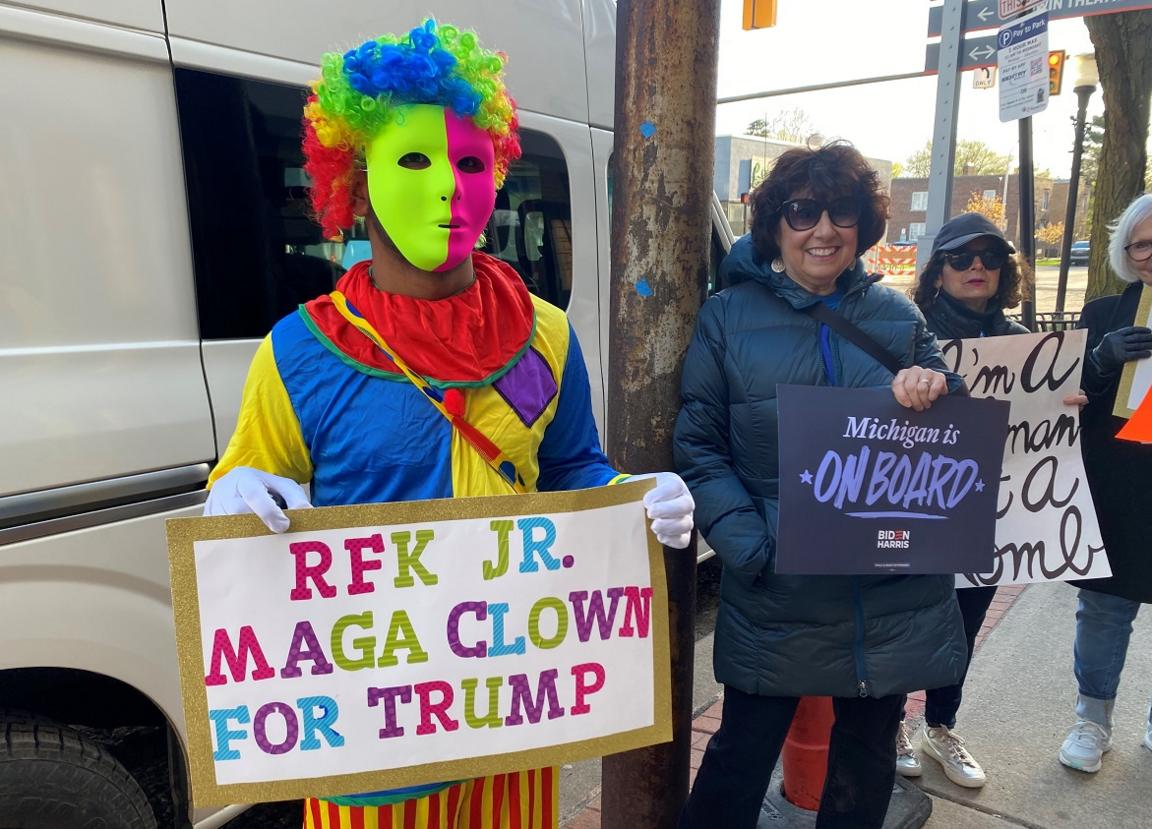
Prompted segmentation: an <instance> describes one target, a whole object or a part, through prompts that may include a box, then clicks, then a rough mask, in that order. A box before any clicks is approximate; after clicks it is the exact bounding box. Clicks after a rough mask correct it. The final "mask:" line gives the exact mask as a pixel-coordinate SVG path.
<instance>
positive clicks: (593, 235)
mask: <svg viewBox="0 0 1152 829" xmlns="http://www.w3.org/2000/svg"><path fill="white" fill-rule="evenodd" d="M435 5H436V6H437V7H438V8H437V13H438V14H439V15H440V16H441V17H442V19H444V20H446V21H451V22H453V23H456V24H458V25H461V26H466V27H470V28H474V29H475V30H476V31H477V32H478V33H479V34H480V36H481V38H482V40H483V41H484V42H485V43H486V44H488V45H489V46H492V47H496V48H500V49H502V50H505V51H507V52H508V53H509V55H510V56H511V60H510V63H509V66H508V86H509V88H510V90H511V91H512V93H513V94H514V95H515V97H516V98H517V100H518V102H519V105H520V108H521V112H520V117H521V124H522V142H523V148H524V157H523V159H521V161H520V162H519V163H517V164H516V165H514V166H513V168H512V170H511V171H510V173H509V176H508V180H507V183H506V184H505V186H504V189H503V191H502V192H501V195H500V197H499V201H498V205H497V210H496V212H495V215H494V217H493V222H492V226H491V227H490V228H489V233H488V245H489V249H490V250H491V251H492V252H494V253H495V254H496V255H498V256H500V257H501V258H503V259H505V260H507V261H508V262H509V263H511V264H512V266H513V267H515V268H516V269H517V270H518V271H519V272H520V274H521V275H522V276H523V278H524V279H525V281H526V282H527V283H528V285H529V286H530V288H531V289H532V290H533V291H535V292H536V293H538V294H540V295H542V296H544V297H546V298H547V299H549V300H551V301H552V302H554V303H556V304H557V305H560V306H561V307H565V308H567V310H568V313H569V315H570V317H571V319H572V322H573V324H574V326H575V328H576V330H577V331H578V333H579V335H580V338H581V341H582V343H583V346H584V354H585V358H586V360H587V362H588V369H589V375H590V377H591V378H592V379H593V390H592V391H593V404H594V406H595V410H596V414H597V418H598V420H599V421H600V424H601V427H602V426H603V421H604V414H605V403H604V382H603V381H604V373H605V371H606V369H607V365H608V360H607V348H608V324H609V320H608V297H609V292H608V276H609V257H608V254H609V248H608V216H609V209H608V193H609V186H608V160H609V156H610V154H611V151H612V133H611V127H612V113H613V109H612V107H613V102H612V91H613V79H612V71H613V70H612V67H613V66H614V61H615V54H614V50H615V14H616V4H615V2H613V0H547V2H545V0H440V2H438V3H436V4H435ZM425 13H426V4H423V3H416V2H391V3H384V4H380V3H377V4H364V3H358V2H354V0H329V2H326V3H323V4H321V3H316V2H314V0H243V2H233V1H231V0H99V2H97V0H0V70H2V71H3V75H4V78H5V82H4V84H3V85H2V86H0V113H2V116H0V734H3V735H4V739H0V810H2V813H0V825H3V826H4V827H25V826H31V825H35V826H53V827H55V826H59V827H72V826H81V825H89V824H88V823H86V822H85V820H82V818H92V817H93V816H98V815H101V814H110V815H112V817H111V818H110V819H109V820H108V821H107V823H106V824H101V823H94V824H92V825H109V826H117V827H125V829H138V828H139V827H153V826H158V825H178V826H185V825H187V824H188V823H191V824H193V825H194V826H195V827H197V829H208V828H209V827H215V826H219V825H222V824H223V823H224V822H226V821H227V820H228V819H229V818H230V817H233V816H235V815H236V814H238V813H239V812H240V811H242V809H243V807H242V806H234V807H230V808H228V809H223V810H217V811H212V812H209V811H204V810H197V811H196V812H194V813H191V814H190V813H189V811H188V804H187V788H186V775H185V770H184V742H185V741H184V720H183V714H182V709H181V705H180V692H179V684H178V681H177V664H176V651H175V648H174V640H173V628H172V611H171V601H170V595H169V589H168V563H167V552H166V544H165V536H164V520H165V519H166V518H171V517H176V516H185V515H196V514H199V512H200V510H201V505H202V502H203V500H204V492H203V487H204V483H205V481H206V479H207V475H208V471H209V469H210V468H211V466H212V465H213V463H214V462H215V460H216V458H218V457H219V455H220V453H221V452H222V451H223V449H224V447H225V446H226V445H227V442H228V438H229V436H230V435H231V433H232V430H233V428H234V424H235V419H236V413H237V408H238V405H239V400H240V391H241V386H242V383H243V379H244V376H245V373H246V371H247V366H248V362H249V360H250V358H251V356H252V353H253V352H254V350H255V348H256V344H257V342H258V341H259V338H261V337H262V336H263V335H264V334H266V333H267V332H268V330H269V329H270V327H271V326H272V324H273V322H275V321H276V320H277V319H278V318H280V317H281V316H283V315H284V314H286V313H287V312H289V311H290V310H292V309H293V308H295V306H296V305H297V304H298V303H300V302H303V301H305V300H307V299H310V298H312V297H313V296H315V295H318V294H320V293H323V292H326V291H328V290H330V289H331V287H332V285H333V283H334V281H335V279H336V278H337V277H338V276H339V275H340V273H342V272H343V270H344V268H345V267H347V266H348V265H349V264H351V262H352V261H355V260H356V259H357V258H363V257H364V255H365V254H364V249H365V247H366V246H365V245H364V244H363V242H362V241H361V240H350V241H349V242H348V243H346V244H344V245H339V244H332V243H326V242H324V241H323V240H322V239H321V238H320V234H319V232H318V229H317V227H316V225H315V224H314V223H313V222H311V221H310V220H309V218H308V215H307V210H306V199H305V193H304V189H305V180H304V176H303V173H302V170H301V165H302V158H301V155H300V151H299V144H300V134H301V127H300V116H301V107H302V103H303V90H304V85H305V83H306V82H307V81H308V80H310V79H311V78H312V77H313V76H314V75H315V71H316V70H315V66H314V64H315V61H317V59H318V58H319V56H320V55H321V53H323V52H324V51H327V50H332V49H342V48H348V47H351V46H354V45H356V44H358V43H360V42H362V41H363V40H364V39H366V38H368V37H370V36H373V35H376V34H379V33H381V32H385V31H399V30H403V29H406V28H409V27H411V26H414V25H416V24H417V23H418V22H419V21H420V19H421V18H422V17H423V15H424V14H425ZM714 213H715V216H714V225H715V228H716V230H715V233H714V247H715V253H716V256H715V257H714V258H715V259H717V260H718V258H719V256H720V255H721V254H722V253H723V252H724V251H725V250H726V249H727V247H728V246H729V245H730V243H731V233H730V231H729V230H728V228H727V224H726V222H725V221H724V220H723V218H722V217H721V216H720V214H719V212H718V211H716V210H714ZM33 816H38V817H37V818H36V819H38V820H40V822H39V823H36V822H35V820H34V819H33Z"/></svg>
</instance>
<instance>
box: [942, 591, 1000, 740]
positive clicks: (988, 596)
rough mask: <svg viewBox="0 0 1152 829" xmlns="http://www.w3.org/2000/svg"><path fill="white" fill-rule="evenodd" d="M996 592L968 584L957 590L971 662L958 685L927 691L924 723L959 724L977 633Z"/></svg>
mask: <svg viewBox="0 0 1152 829" xmlns="http://www.w3.org/2000/svg"><path fill="white" fill-rule="evenodd" d="M995 595H996V588H995V587H965V588H964V589H963V590H957V591H956V603H957V604H959V605H960V614H961V615H962V616H963V617H964V637H965V638H966V639H967V640H968V661H967V662H966V663H964V676H962V677H960V682H958V683H957V684H956V685H945V686H944V687H943V688H929V689H928V690H926V691H925V692H924V722H926V723H927V724H928V725H943V726H946V727H948V728H955V727H956V712H957V711H959V710H960V700H961V699H962V698H963V696H964V679H965V677H967V676H968V666H969V665H971V664H972V652H973V651H974V650H975V649H976V634H978V633H979V632H980V626H981V625H983V624H984V617H985V616H987V615H988V606H989V605H991V604H992V597H993V596H995Z"/></svg>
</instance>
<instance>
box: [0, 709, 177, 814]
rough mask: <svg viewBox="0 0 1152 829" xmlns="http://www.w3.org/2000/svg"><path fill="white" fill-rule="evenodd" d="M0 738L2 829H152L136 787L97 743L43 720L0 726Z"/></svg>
mask: <svg viewBox="0 0 1152 829" xmlns="http://www.w3.org/2000/svg"><path fill="white" fill-rule="evenodd" d="M0 736H2V739H0V829H61V827H70V829H156V818H155V816H154V815H153V814H152V807H151V806H149V805H148V798H146V797H145V796H144V792H143V790H142V789H141V788H140V786H139V784H137V782H136V781H135V780H134V779H133V777H132V775H130V774H129V773H128V771H127V770H126V769H125V768H124V767H123V766H122V765H120V763H119V762H117V760H116V759H115V758H114V757H112V755H110V754H109V753H108V752H107V751H105V750H104V748H103V747H102V746H100V745H99V744H97V743H94V742H92V741H91V740H89V739H86V738H84V737H81V736H80V734H79V733H77V732H76V731H74V730H72V729H71V728H68V727H67V726H62V725H59V724H56V723H51V722H43V721H40V722H34V721H24V720H17V721H11V720H9V721H0Z"/></svg>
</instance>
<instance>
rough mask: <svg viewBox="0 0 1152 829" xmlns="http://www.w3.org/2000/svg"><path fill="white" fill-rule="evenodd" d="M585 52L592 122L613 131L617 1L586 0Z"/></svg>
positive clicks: (590, 118)
mask: <svg viewBox="0 0 1152 829" xmlns="http://www.w3.org/2000/svg"><path fill="white" fill-rule="evenodd" d="M687 48H691V45H689V46H688V47H687ZM584 49H585V57H584V59H585V61H586V62H587V66H588V123H589V124H591V125H592V126H594V127H603V128H604V129H606V130H611V129H612V128H613V125H614V123H615V118H616V109H615V107H616V104H615V99H616V0H584Z"/></svg>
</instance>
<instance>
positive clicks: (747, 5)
mask: <svg viewBox="0 0 1152 829" xmlns="http://www.w3.org/2000/svg"><path fill="white" fill-rule="evenodd" d="M775 25H776V0H744V31H748V30H750V29H767V28H768V27H769V26H775Z"/></svg>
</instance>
